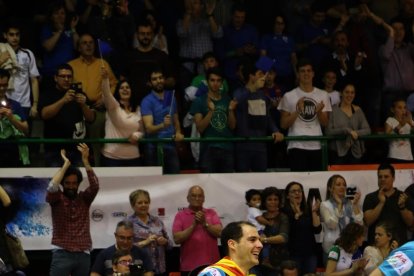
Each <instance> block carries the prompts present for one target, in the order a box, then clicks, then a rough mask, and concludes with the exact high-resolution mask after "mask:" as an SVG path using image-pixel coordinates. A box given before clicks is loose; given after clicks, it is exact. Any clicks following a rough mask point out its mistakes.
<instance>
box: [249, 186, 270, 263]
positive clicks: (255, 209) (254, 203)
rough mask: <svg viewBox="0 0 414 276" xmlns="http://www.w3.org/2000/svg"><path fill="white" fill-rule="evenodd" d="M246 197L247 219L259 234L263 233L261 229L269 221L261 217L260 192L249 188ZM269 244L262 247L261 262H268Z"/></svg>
mask: <svg viewBox="0 0 414 276" xmlns="http://www.w3.org/2000/svg"><path fill="white" fill-rule="evenodd" d="M245 198H246V204H247V206H249V209H248V210H247V221H249V222H250V223H252V224H253V225H254V226H256V228H257V231H258V232H259V235H260V236H262V235H263V231H264V229H265V226H266V225H269V224H270V222H269V221H268V220H267V219H265V218H264V217H263V211H262V210H260V209H259V208H260V204H261V202H262V197H261V193H260V191H259V190H256V189H250V190H248V191H247V192H246V194H245ZM269 249H270V248H269V245H268V244H264V245H263V249H262V257H263V263H265V262H267V263H269V253H270V251H269Z"/></svg>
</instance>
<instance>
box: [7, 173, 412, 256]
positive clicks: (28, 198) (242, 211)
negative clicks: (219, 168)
mask: <svg viewBox="0 0 414 276" xmlns="http://www.w3.org/2000/svg"><path fill="white" fill-rule="evenodd" d="M56 170H57V168H32V169H7V170H6V169H0V175H1V177H0V185H2V186H3V187H4V188H5V189H6V191H7V192H8V193H9V194H10V196H11V198H12V200H13V201H14V203H13V205H12V207H11V210H9V211H10V212H8V216H9V219H8V225H7V227H8V229H9V230H10V231H11V232H13V233H15V234H17V235H18V236H19V237H20V238H21V240H22V242H23V246H24V248H25V249H26V250H45V249H50V248H51V245H50V241H51V235H52V226H51V225H52V223H51V216H50V206H49V205H48V204H47V203H46V202H45V196H46V188H47V185H48V183H49V181H50V178H51V177H52V176H53V175H54V174H55V173H56ZM94 170H95V172H96V175H97V176H98V178H99V182H100V190H99V193H98V195H97V197H96V199H95V200H94V202H93V204H92V206H91V209H90V220H91V234H92V239H93V246H94V248H105V247H107V246H109V245H111V244H113V243H114V241H115V240H114V235H113V233H114V230H115V226H116V224H117V222H119V221H120V220H122V219H123V218H125V217H126V216H129V215H131V214H132V213H133V210H132V208H131V206H130V203H129V194H130V193H131V192H132V191H133V190H135V189H144V190H147V191H148V192H149V193H150V196H151V205H150V213H151V214H153V215H155V216H158V217H160V218H161V219H162V220H163V221H164V223H165V225H166V228H167V230H168V231H169V235H170V238H171V239H172V236H171V227H172V222H173V220H174V216H175V214H176V213H177V211H178V210H180V209H182V208H184V207H187V205H188V203H187V199H186V196H187V192H188V189H189V188H190V187H191V186H193V185H200V186H201V187H203V189H204V191H205V203H204V207H206V208H214V209H215V210H216V211H217V213H218V214H219V215H220V217H221V220H222V223H223V225H226V224H227V223H229V222H231V221H235V220H244V219H245V217H246V213H247V206H246V203H245V199H244V194H245V192H246V191H247V190H248V189H251V188H255V189H263V188H265V187H269V186H275V187H277V188H279V189H284V187H285V186H286V185H287V184H288V183H289V182H291V181H296V182H299V183H302V184H303V186H304V188H305V193H306V195H308V193H309V191H311V194H312V195H317V194H318V193H319V194H320V196H321V198H322V200H324V199H325V193H326V183H327V180H328V178H329V177H330V176H332V175H333V174H340V175H342V176H344V178H345V179H346V181H347V186H348V191H347V193H348V194H350V195H352V193H355V191H357V190H359V191H360V192H361V193H362V200H361V202H360V203H361V205H362V202H363V198H364V197H365V195H366V194H367V193H370V192H373V191H375V190H376V189H377V176H376V173H377V172H376V171H374V170H371V171H340V172H332V171H329V172H311V173H292V172H275V173H239V174H237V173H234V174H187V175H161V169H160V168H95V169H94ZM83 173H84V181H83V183H82V185H81V187H80V189H84V188H85V187H86V186H87V185H88V181H87V177H86V173H85V171H84V170H83ZM413 173H414V172H413V171H412V170H397V171H396V179H395V183H394V186H395V187H397V188H398V189H400V190H404V189H405V188H406V187H407V186H408V185H409V184H411V183H413V182H414V180H413Z"/></svg>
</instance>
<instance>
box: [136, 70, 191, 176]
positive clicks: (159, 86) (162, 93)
mask: <svg viewBox="0 0 414 276" xmlns="http://www.w3.org/2000/svg"><path fill="white" fill-rule="evenodd" d="M149 76H150V77H149V80H148V84H149V86H150V87H151V89H152V91H151V92H150V94H148V95H147V96H146V97H145V98H144V99H143V100H142V102H141V114H142V119H143V121H144V127H145V132H146V133H147V137H148V138H173V139H174V140H175V141H180V140H182V139H183V138H184V136H183V135H182V134H181V127H180V122H179V120H178V113H177V101H176V99H175V97H174V93H173V92H172V91H169V90H164V84H165V79H164V74H163V72H162V69H161V68H154V69H152V71H151V73H150V74H149ZM163 152H164V162H163V163H164V166H163V172H164V173H169V174H177V173H179V171H180V162H179V160H178V153H177V149H176V147H175V143H174V142H171V143H164V145H163ZM144 156H145V163H146V164H147V165H148V166H156V165H158V164H159V161H160V160H158V158H157V145H156V144H151V143H147V144H146V145H145V155H144Z"/></svg>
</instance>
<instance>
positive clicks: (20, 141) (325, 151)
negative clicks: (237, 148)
mask: <svg viewBox="0 0 414 276" xmlns="http://www.w3.org/2000/svg"><path fill="white" fill-rule="evenodd" d="M411 138H414V134H406V135H396V134H395V135H389V134H371V135H365V136H360V137H358V139H359V140H393V139H411ZM343 139H346V136H285V141H286V142H289V141H319V142H321V149H322V166H323V168H324V169H325V170H326V169H327V168H328V143H329V141H332V140H343ZM173 141H174V139H173V138H142V139H140V140H139V143H157V145H158V150H157V153H158V160H159V165H160V166H162V165H163V164H162V162H163V158H162V157H163V155H162V154H163V151H162V146H163V144H165V143H171V142H173ZM80 142H85V143H99V144H104V143H129V141H128V139H126V138H125V139H124V138H122V139H104V138H98V139H76V140H75V139H58V138H54V139H46V138H16V139H6V140H2V139H0V144H1V143H17V144H77V143H80ZM182 142H201V143H208V142H227V143H234V142H238V143H239V142H269V143H271V142H273V138H272V137H271V136H266V137H232V138H218V137H217V138H212V137H211V138H184V139H183V140H182Z"/></svg>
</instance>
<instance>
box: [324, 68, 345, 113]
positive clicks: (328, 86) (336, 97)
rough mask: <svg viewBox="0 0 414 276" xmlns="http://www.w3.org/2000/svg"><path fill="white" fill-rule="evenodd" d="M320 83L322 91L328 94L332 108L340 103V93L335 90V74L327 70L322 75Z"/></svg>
mask: <svg viewBox="0 0 414 276" xmlns="http://www.w3.org/2000/svg"><path fill="white" fill-rule="evenodd" d="M322 82H323V84H324V88H323V89H324V90H325V91H326V92H328V95H329V99H330V100H331V105H332V106H334V105H336V104H339V102H340V101H341V93H339V91H337V90H335V84H336V73H335V71H332V70H327V71H325V73H324V74H323V78H322Z"/></svg>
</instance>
